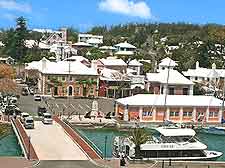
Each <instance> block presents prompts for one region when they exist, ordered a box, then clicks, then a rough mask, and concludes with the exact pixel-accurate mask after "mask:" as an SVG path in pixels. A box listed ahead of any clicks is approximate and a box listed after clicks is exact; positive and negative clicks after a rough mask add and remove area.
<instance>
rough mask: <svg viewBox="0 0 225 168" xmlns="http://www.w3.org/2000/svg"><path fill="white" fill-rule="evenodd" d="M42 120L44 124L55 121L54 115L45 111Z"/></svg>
mask: <svg viewBox="0 0 225 168" xmlns="http://www.w3.org/2000/svg"><path fill="white" fill-rule="evenodd" d="M42 122H43V123H44V124H52V123H53V119H52V115H51V114H50V113H43V118H42Z"/></svg>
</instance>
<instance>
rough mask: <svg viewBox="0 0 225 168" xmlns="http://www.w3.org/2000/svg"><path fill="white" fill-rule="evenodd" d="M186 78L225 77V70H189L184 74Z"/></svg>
mask: <svg viewBox="0 0 225 168" xmlns="http://www.w3.org/2000/svg"><path fill="white" fill-rule="evenodd" d="M182 73H183V74H184V75H185V76H193V77H195V76H196V77H204V78H219V77H224V76H225V69H207V68H200V67H199V68H197V69H188V70H187V71H183V72H182Z"/></svg>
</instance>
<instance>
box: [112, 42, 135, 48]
mask: <svg viewBox="0 0 225 168" xmlns="http://www.w3.org/2000/svg"><path fill="white" fill-rule="evenodd" d="M115 47H120V48H132V49H136V47H135V46H134V45H132V44H130V43H128V42H126V41H125V42H124V43H119V44H116V45H115Z"/></svg>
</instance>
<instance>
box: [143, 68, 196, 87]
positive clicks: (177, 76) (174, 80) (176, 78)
mask: <svg viewBox="0 0 225 168" xmlns="http://www.w3.org/2000/svg"><path fill="white" fill-rule="evenodd" d="M168 71H169V72H168ZM168 74H169V79H168V84H177V85H193V82H192V81H191V80H189V79H188V78H186V77H184V76H183V75H182V74H181V73H180V72H178V71H177V70H174V69H170V70H168V69H164V70H160V71H159V73H146V77H147V80H148V81H149V82H159V83H167V78H168Z"/></svg>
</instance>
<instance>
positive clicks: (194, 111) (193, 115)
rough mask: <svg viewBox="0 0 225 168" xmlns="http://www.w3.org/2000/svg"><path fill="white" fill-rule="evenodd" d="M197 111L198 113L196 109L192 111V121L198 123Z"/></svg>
mask: <svg viewBox="0 0 225 168" xmlns="http://www.w3.org/2000/svg"><path fill="white" fill-rule="evenodd" d="M196 113H197V111H196V107H194V108H193V111H192V120H193V121H194V122H195V121H196V115H197V114H196Z"/></svg>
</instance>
